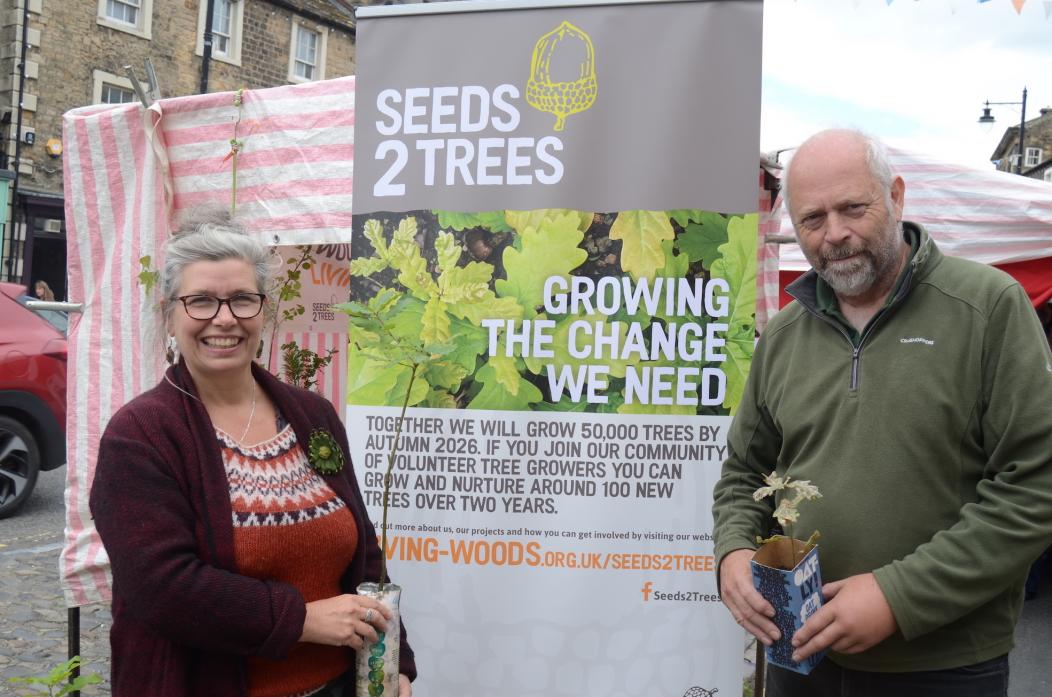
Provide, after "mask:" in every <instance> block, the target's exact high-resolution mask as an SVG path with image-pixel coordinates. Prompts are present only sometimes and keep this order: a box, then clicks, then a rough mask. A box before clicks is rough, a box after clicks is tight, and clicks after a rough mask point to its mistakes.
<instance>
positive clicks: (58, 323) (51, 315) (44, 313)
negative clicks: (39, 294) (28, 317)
mask: <svg viewBox="0 0 1052 697" xmlns="http://www.w3.org/2000/svg"><path fill="white" fill-rule="evenodd" d="M36 299H37V298H34V297H32V296H29V295H19V296H18V302H19V303H20V304H21V305H23V306H24V307H26V309H28V310H29V311H30V312H32V313H34V314H36V315H39V316H41V317H43V318H44V319H45V320H47V323H48V324H50V325H51V326H52V327H54V328H55V329H57V330H59V331H60V332H62V336H66V332H67V330H68V329H69V317H68V316H67V315H66V313H65V312H59V311H58V310H38V309H36V308H32V307H29V306H28V305H26V303H27V302H29V301H30V300H36Z"/></svg>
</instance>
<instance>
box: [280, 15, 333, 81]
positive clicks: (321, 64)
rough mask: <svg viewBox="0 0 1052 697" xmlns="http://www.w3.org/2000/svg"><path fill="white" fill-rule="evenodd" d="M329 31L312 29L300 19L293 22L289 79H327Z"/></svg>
mask: <svg viewBox="0 0 1052 697" xmlns="http://www.w3.org/2000/svg"><path fill="white" fill-rule="evenodd" d="M327 36H328V32H326V31H324V30H315V29H311V28H309V27H308V26H306V25H304V24H301V23H300V22H299V21H294V22H293V23H292V50H291V51H290V52H289V81H290V82H310V81H311V80H324V79H325V40H326V38H327Z"/></svg>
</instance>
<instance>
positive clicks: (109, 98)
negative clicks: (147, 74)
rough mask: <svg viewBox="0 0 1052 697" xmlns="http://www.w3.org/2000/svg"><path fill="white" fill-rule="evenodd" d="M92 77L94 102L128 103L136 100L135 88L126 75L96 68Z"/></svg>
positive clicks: (92, 101) (92, 99) (92, 100)
mask: <svg viewBox="0 0 1052 697" xmlns="http://www.w3.org/2000/svg"><path fill="white" fill-rule="evenodd" d="M91 77H92V82H93V86H92V97H91V103H92V104H126V103H128V102H131V101H134V100H135V90H134V89H132V84H131V80H129V79H128V78H126V77H121V76H119V75H114V74H113V73H107V72H105V71H104V70H95V71H93V72H92V74H91Z"/></svg>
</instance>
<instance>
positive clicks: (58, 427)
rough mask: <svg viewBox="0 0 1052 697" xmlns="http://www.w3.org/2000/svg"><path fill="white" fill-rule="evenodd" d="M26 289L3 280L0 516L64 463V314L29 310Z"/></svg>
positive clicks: (0, 311)
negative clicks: (39, 479)
mask: <svg viewBox="0 0 1052 697" xmlns="http://www.w3.org/2000/svg"><path fill="white" fill-rule="evenodd" d="M24 293H25V287H24V286H22V285H19V284H17V283H0V518H4V517H7V516H9V515H11V514H13V513H14V512H15V511H17V510H18V509H19V508H20V507H21V506H22V504H24V503H25V502H26V499H28V498H29V495H30V493H32V491H33V487H34V486H36V483H37V475H38V474H39V473H40V471H41V470H53V469H56V468H58V467H61V466H62V465H64V464H65V462H66V336H65V320H66V316H65V315H64V314H63V313H61V312H54V311H49V310H42V311H34V310H30V309H29V308H27V307H26V306H25V302H26V301H28V300H34V299H35V298H30V297H29V296H27V295H24Z"/></svg>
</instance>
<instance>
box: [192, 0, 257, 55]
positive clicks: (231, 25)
mask: <svg viewBox="0 0 1052 697" xmlns="http://www.w3.org/2000/svg"><path fill="white" fill-rule="evenodd" d="M207 5H208V3H207V2H206V1H205V0H201V2H199V3H198V16H197V24H198V27H197V49H196V51H197V55H199V56H201V55H204V52H205V51H204V47H205V15H206V12H207ZM244 7H245V0H215V2H214V5H213V10H212V57H213V58H215V59H216V60H221V61H223V62H224V63H232V64H234V65H241V30H242V27H243V25H244V17H245V15H244Z"/></svg>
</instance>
